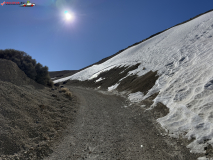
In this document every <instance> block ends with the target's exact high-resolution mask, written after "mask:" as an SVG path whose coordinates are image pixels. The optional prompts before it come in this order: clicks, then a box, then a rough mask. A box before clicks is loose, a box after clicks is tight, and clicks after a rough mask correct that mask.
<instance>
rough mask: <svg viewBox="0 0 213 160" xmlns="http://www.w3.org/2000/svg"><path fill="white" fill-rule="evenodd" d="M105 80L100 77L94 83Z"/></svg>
mask: <svg viewBox="0 0 213 160" xmlns="http://www.w3.org/2000/svg"><path fill="white" fill-rule="evenodd" d="M104 79H105V78H102V77H100V78H99V79H97V80H96V81H95V82H99V81H102V80H104Z"/></svg>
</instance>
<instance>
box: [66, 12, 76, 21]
mask: <svg viewBox="0 0 213 160" xmlns="http://www.w3.org/2000/svg"><path fill="white" fill-rule="evenodd" d="M64 15H65V19H66V20H67V21H73V20H74V15H73V14H71V13H69V12H68V11H65V12H64Z"/></svg>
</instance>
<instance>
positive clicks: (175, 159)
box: [45, 85, 204, 160]
mask: <svg viewBox="0 0 213 160" xmlns="http://www.w3.org/2000/svg"><path fill="white" fill-rule="evenodd" d="M66 87H67V88H70V90H71V91H72V92H73V93H75V94H76V95H77V96H78V97H79V100H80V105H79V111H78V113H77V117H76V119H75V121H74V123H73V124H71V125H70V127H69V128H68V129H67V130H66V131H65V132H64V133H63V135H62V138H61V141H59V142H58V143H56V144H55V145H54V147H53V148H51V149H52V150H53V153H52V154H51V155H50V156H49V157H47V158H45V160H85V159H88V160H106V159H110V160H111V159H112V160H114V159H120V160H121V159H122V160H124V159H125V160H133V159H135V160H136V159H137V160H156V159H159V160H164V159H165V160H168V159H169V160H196V159H197V158H198V157H202V156H204V155H203V154H192V153H190V151H189V149H188V148H186V145H187V144H188V143H189V141H187V140H186V139H181V138H180V139H175V138H171V137H169V136H168V133H166V132H165V131H164V130H163V129H162V128H161V126H160V125H159V124H158V123H156V118H159V117H160V116H164V115H165V114H167V113H168V110H167V108H166V106H164V105H163V104H158V105H157V107H156V108H155V109H153V110H147V111H146V110H145V108H142V107H140V105H137V104H133V105H129V103H128V101H127V100H126V99H125V98H123V97H120V96H116V95H111V94H109V93H105V92H104V93H105V94H103V92H102V93H100V92H98V91H95V90H92V89H89V88H87V89H85V88H81V87H72V86H68V85H66ZM152 98H154V96H153V97H152ZM146 101H147V102H148V101H149V102H151V101H152V99H151V98H150V99H149V100H146ZM146 104H147V103H146ZM126 106H127V107H126Z"/></svg>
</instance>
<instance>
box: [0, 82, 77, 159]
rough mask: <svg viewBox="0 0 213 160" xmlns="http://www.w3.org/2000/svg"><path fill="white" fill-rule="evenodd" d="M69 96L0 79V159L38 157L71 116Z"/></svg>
mask: <svg viewBox="0 0 213 160" xmlns="http://www.w3.org/2000/svg"><path fill="white" fill-rule="evenodd" d="M76 103H77V100H76V97H75V96H73V97H72V99H71V98H68V97H66V96H65V95H64V93H59V90H58V89H57V90H52V89H50V88H46V87H43V89H38V88H35V87H34V86H32V85H20V86H17V85H15V84H12V83H10V82H3V81H0V160H15V159H17V160H18V159H20V160H31V159H32V160H40V159H43V157H44V156H47V155H48V154H50V153H52V150H51V149H50V146H51V144H52V143H54V142H55V141H56V140H57V139H58V137H60V136H61V133H62V131H63V130H64V129H65V128H66V127H67V126H68V124H71V123H72V121H73V120H74V119H75V115H76V112H77V108H76V106H77V105H76Z"/></svg>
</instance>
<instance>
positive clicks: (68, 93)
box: [61, 88, 72, 98]
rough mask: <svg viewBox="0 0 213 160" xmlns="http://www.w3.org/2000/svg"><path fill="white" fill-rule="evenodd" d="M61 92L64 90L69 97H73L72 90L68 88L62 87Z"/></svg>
mask: <svg viewBox="0 0 213 160" xmlns="http://www.w3.org/2000/svg"><path fill="white" fill-rule="evenodd" d="M61 92H64V93H65V95H66V96H67V97H69V98H72V92H70V90H69V89H68V88H61Z"/></svg>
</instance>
